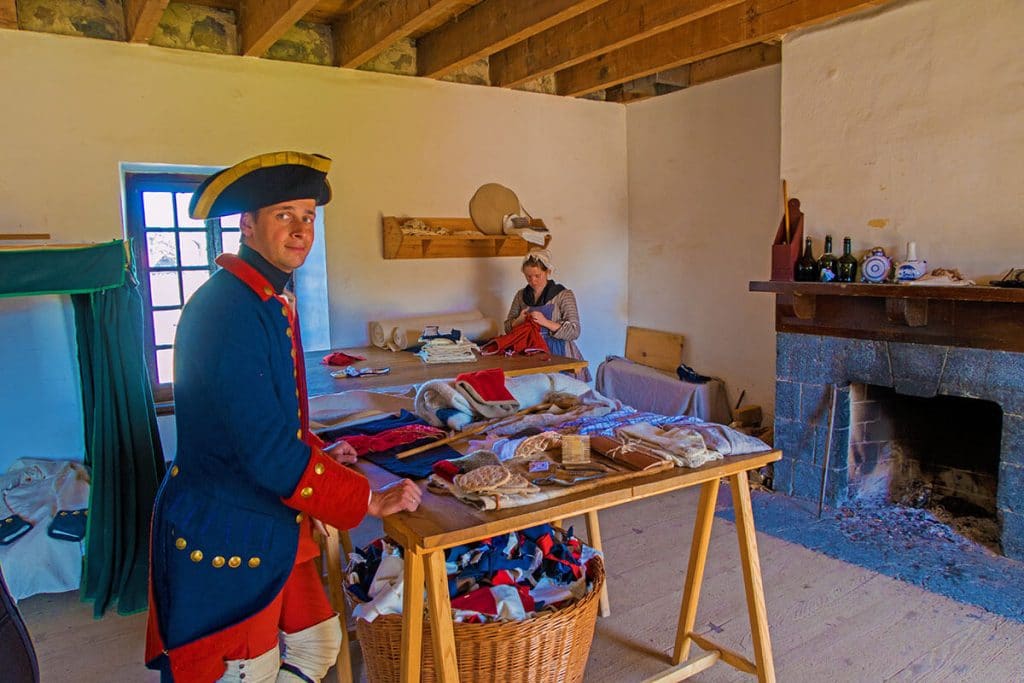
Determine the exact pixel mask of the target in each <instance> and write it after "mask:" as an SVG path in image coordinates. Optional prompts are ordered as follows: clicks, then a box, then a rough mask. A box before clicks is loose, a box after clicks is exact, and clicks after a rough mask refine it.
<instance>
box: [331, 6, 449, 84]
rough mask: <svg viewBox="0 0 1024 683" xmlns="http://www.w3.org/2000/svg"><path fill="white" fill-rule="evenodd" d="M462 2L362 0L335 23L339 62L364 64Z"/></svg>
mask: <svg viewBox="0 0 1024 683" xmlns="http://www.w3.org/2000/svg"><path fill="white" fill-rule="evenodd" d="M463 4H464V3H462V2H461V0H364V2H362V3H361V4H360V5H358V6H357V7H356V8H355V9H354V10H352V12H350V13H349V14H348V15H347V16H345V17H344V18H342V20H341V21H339V22H338V23H336V24H335V26H334V41H335V46H334V47H335V49H334V54H335V55H336V56H337V58H336V61H337V63H338V66H343V67H350V68H355V67H357V66H360V65H362V64H365V63H366V62H368V61H369V60H370V59H372V58H373V57H375V56H377V55H378V54H380V53H381V52H383V51H384V50H386V49H387V48H388V47H389V46H391V45H392V44H394V43H395V42H396V41H398V40H401V39H402V38H406V37H408V36H410V35H412V34H414V33H416V32H417V31H419V30H420V29H421V28H423V27H424V26H428V25H429V24H431V23H433V22H435V21H436V20H437V19H438V18H440V17H444V16H445V15H449V14H453V13H454V12H456V11H457V10H458V8H459V7H460V6H463Z"/></svg>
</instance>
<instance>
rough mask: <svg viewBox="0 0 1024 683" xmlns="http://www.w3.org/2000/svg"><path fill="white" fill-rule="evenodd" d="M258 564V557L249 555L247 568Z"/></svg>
mask: <svg viewBox="0 0 1024 683" xmlns="http://www.w3.org/2000/svg"><path fill="white" fill-rule="evenodd" d="M258 566H260V558H258V557H250V558H249V568H250V569H256V567H258Z"/></svg>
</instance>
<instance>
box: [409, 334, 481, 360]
mask: <svg viewBox="0 0 1024 683" xmlns="http://www.w3.org/2000/svg"><path fill="white" fill-rule="evenodd" d="M420 341H421V342H423V346H422V347H421V348H420V352H419V353H418V354H416V355H418V356H419V357H420V358H422V359H423V362H424V363H475V362H476V356H475V355H474V354H473V352H474V351H477V352H479V351H480V347H478V346H477V345H476V344H474V343H473V342H471V341H469V340H468V339H466V338H465V337H462V338H461V339H459V341H457V342H455V341H452V340H451V339H446V338H444V337H438V338H436V339H421V340H420Z"/></svg>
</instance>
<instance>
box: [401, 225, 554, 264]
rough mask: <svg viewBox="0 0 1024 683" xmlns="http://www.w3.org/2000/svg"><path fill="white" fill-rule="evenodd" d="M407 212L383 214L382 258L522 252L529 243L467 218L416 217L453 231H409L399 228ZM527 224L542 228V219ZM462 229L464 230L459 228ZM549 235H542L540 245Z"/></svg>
mask: <svg viewBox="0 0 1024 683" xmlns="http://www.w3.org/2000/svg"><path fill="white" fill-rule="evenodd" d="M409 220H412V218H410V217H408V216H404V217H398V216H384V219H383V224H384V258H386V259H398V258H458V257H465V256H475V257H479V256H525V255H526V253H527V252H528V251H529V250H530V247H531V246H533V247H534V248H536V249H540V248H541V245H539V244H538V245H531V244H530V243H529V242H527V241H526V240H524V239H523V238H522V237H519V236H518V235H485V234H484V233H482V232H480V231H479V230H477V229H476V226H475V225H473V221H472V219H470V218H419V220H421V221H423V222H424V223H425V224H426V225H427V227H431V228H433V227H442V228H446V229H447V230H448V231H449V232H459V233H461V234H454V235H410V234H406V233H404V232H402V224H403V223H405V222H406V221H409ZM530 227H534V228H543V227H544V221H542V220H540V219H538V218H534V219H533V220H532V221H531V222H530ZM463 231H464V232H463ZM550 242H551V235H550V234H549V235H547V236H545V238H544V246H545V247H546V246H547V245H548V244H549V243H550Z"/></svg>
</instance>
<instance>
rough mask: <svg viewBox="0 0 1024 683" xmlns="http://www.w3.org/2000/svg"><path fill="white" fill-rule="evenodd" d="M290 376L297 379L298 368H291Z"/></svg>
mask: <svg viewBox="0 0 1024 683" xmlns="http://www.w3.org/2000/svg"><path fill="white" fill-rule="evenodd" d="M292 377H294V378H295V379H298V378H299V371H298V370H292Z"/></svg>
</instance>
